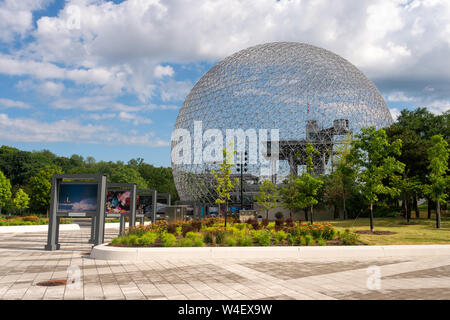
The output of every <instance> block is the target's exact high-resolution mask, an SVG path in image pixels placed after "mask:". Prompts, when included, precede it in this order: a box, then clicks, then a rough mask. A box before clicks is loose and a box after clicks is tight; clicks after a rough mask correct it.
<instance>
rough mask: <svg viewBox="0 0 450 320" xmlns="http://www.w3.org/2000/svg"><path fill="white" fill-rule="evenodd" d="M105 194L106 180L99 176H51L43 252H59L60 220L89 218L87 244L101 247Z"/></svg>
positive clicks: (103, 176) (104, 177)
mask: <svg viewBox="0 0 450 320" xmlns="http://www.w3.org/2000/svg"><path fill="white" fill-rule="evenodd" d="M105 190H106V176H105V175H102V174H55V175H53V177H52V188H51V199H50V213H49V221H48V237H47V245H46V246H45V250H49V251H53V250H59V249H60V245H59V223H60V219H61V217H90V218H91V219H92V224H91V238H90V241H89V243H93V244H94V245H99V244H102V243H103V241H104V233H103V229H104V224H105V218H104V217H105V215H104V214H105V204H104V198H105ZM102 199H103V200H102Z"/></svg>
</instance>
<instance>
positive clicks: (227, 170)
mask: <svg viewBox="0 0 450 320" xmlns="http://www.w3.org/2000/svg"><path fill="white" fill-rule="evenodd" d="M222 154H223V160H222V163H221V164H220V167H219V172H217V171H215V170H214V169H211V173H212V174H213V175H214V178H215V180H216V183H217V186H216V191H217V199H216V203H217V204H218V205H219V212H220V205H221V204H223V203H224V204H225V228H226V227H227V216H228V201H230V200H231V191H232V190H233V189H234V188H235V187H236V184H237V183H238V182H239V179H238V178H235V179H233V180H231V167H233V166H234V164H233V161H232V159H233V156H234V154H235V151H234V147H233V144H231V145H230V146H229V147H228V148H224V149H223V151H222Z"/></svg>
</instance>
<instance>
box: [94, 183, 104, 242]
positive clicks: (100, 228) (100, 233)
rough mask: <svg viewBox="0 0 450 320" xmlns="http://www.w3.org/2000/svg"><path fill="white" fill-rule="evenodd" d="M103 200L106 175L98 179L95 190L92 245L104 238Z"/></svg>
mask: <svg viewBox="0 0 450 320" xmlns="http://www.w3.org/2000/svg"><path fill="white" fill-rule="evenodd" d="M105 202H106V176H103V175H102V176H100V177H99V179H98V191H97V204H98V205H97V216H96V218H95V224H94V225H95V241H94V245H95V246H97V245H100V244H102V243H103V242H104V240H105V233H104V231H105Z"/></svg>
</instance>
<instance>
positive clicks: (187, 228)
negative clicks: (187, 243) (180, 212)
mask: <svg viewBox="0 0 450 320" xmlns="http://www.w3.org/2000/svg"><path fill="white" fill-rule="evenodd" d="M191 231H194V228H193V227H192V224H190V223H185V224H183V225H182V226H181V234H182V235H183V237H185V236H186V233H188V232H191Z"/></svg>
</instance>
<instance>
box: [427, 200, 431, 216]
mask: <svg viewBox="0 0 450 320" xmlns="http://www.w3.org/2000/svg"><path fill="white" fill-rule="evenodd" d="M431 203H432V201H431V199H429V198H427V204H428V209H427V210H428V219H431Z"/></svg>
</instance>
